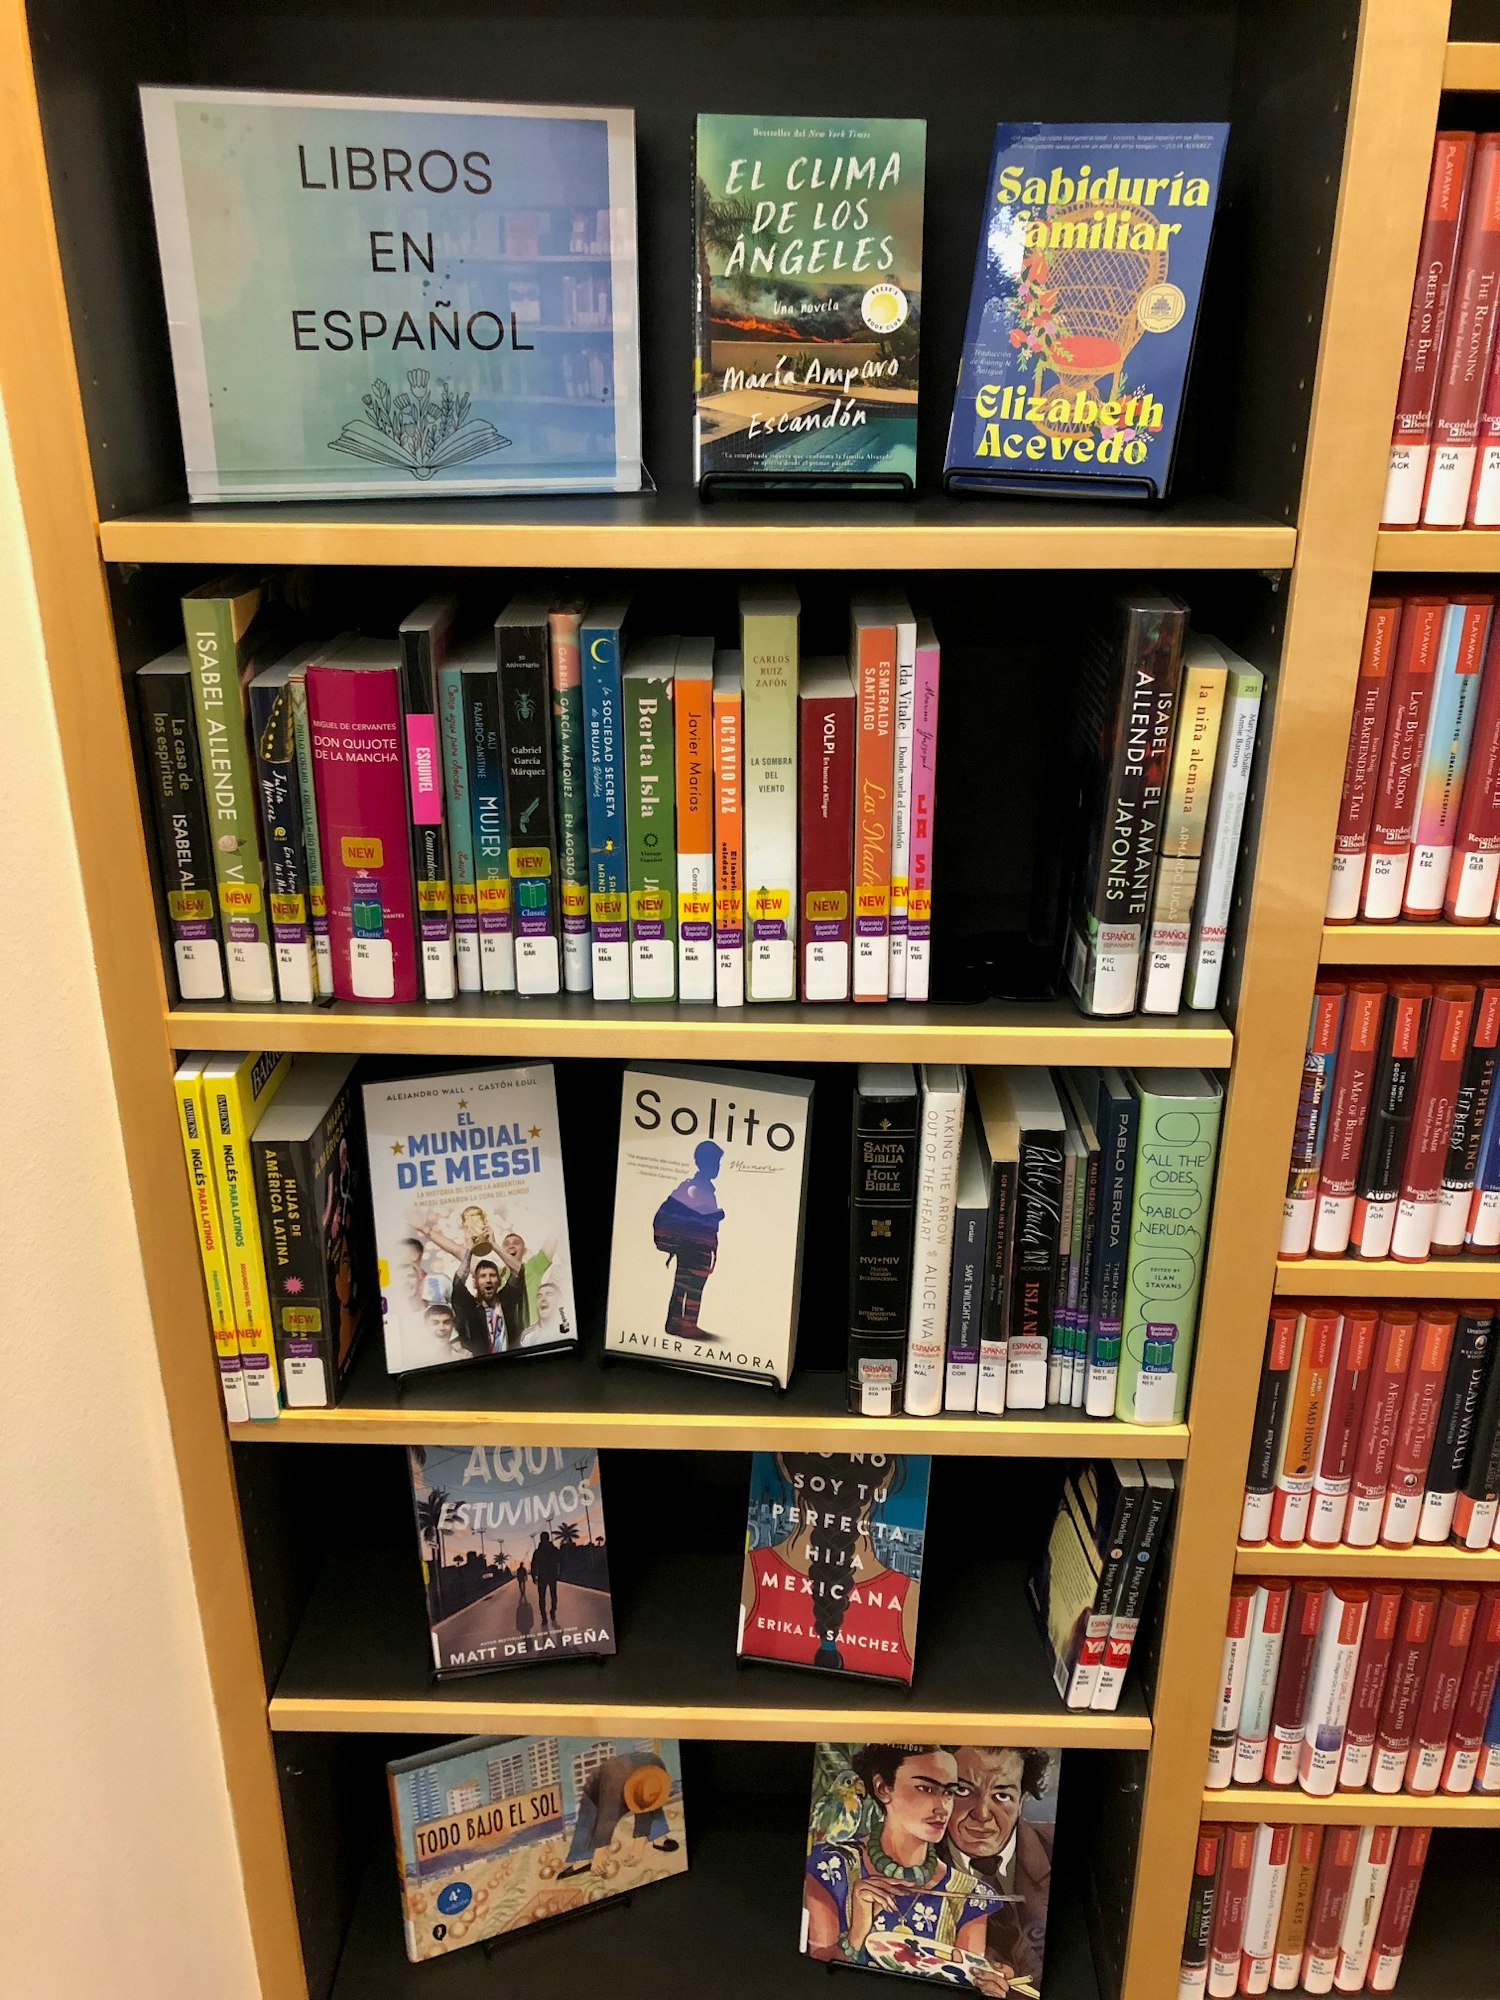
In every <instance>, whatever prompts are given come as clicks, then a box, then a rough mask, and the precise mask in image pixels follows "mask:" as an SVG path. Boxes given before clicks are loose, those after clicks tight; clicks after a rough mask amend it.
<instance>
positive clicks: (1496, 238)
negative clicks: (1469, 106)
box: [1422, 132, 1500, 528]
mask: <svg viewBox="0 0 1500 2000" xmlns="http://www.w3.org/2000/svg"><path fill="white" fill-rule="evenodd" d="M1497 291H1500V132H1481V133H1480V134H1479V137H1478V140H1477V142H1476V144H1475V149H1474V165H1473V168H1472V169H1471V171H1470V174H1469V193H1468V198H1467V200H1466V201H1465V204H1464V217H1463V227H1462V230H1461V232H1460V236H1459V245H1458V255H1457V259H1456V261H1455V264H1454V280H1453V290H1452V293H1451V296H1450V298H1449V302H1448V330H1447V333H1446V335H1445V337H1444V340H1443V361H1442V372H1441V375H1440V377H1439V381H1438V391H1437V401H1436V403H1435V404H1434V406H1433V412H1432V449H1431V452H1430V454H1429V456H1428V461H1427V491H1426V493H1425V494H1424V495H1423V497H1422V525H1423V527H1425V528H1461V527H1462V526H1463V524H1464V522H1465V520H1466V519H1467V518H1468V512H1469V492H1470V489H1471V487H1472V486H1473V483H1474V465H1475V461H1476V459H1477V458H1478V456H1479V412H1480V408H1481V406H1482V405H1483V402H1484V392H1485V387H1486V385H1487V383H1488V381H1489V373H1490V357H1491V355H1492V353H1493V352H1494V346H1495V299H1496V294H1497Z"/></svg>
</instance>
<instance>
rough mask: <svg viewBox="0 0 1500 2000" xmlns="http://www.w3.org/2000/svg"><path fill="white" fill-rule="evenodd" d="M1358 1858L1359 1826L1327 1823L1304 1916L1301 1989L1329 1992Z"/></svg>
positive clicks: (1336, 1966) (1336, 1963)
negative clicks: (1320, 1860) (1306, 1917)
mask: <svg viewBox="0 0 1500 2000" xmlns="http://www.w3.org/2000/svg"><path fill="white" fill-rule="evenodd" d="M1358 1858H1359V1828H1358V1827H1357V1826H1330V1827H1329V1828H1328V1830H1327V1832H1326V1834H1325V1835H1324V1839H1323V1860H1322V1865H1321V1866H1320V1868H1319V1869H1318V1886H1317V1888H1316V1889H1315V1890H1314V1891H1313V1901H1312V1909H1311V1911H1310V1913H1309V1915H1308V1919H1307V1944H1306V1946H1305V1947H1304V1950H1303V1953H1302V1990H1303V1992H1304V1993H1331V1992H1332V1991H1333V1975H1334V1973H1335V1972H1336V1971H1337V1969H1338V1958H1339V1940H1340V1939H1341V1938H1342V1936H1343V1934H1344V1917H1345V1914H1346V1912H1347V1910H1348V1908H1349V1891H1350V1889H1351V1888H1352V1887H1353V1884H1354V1864H1355V1862H1356V1861H1357V1860H1358Z"/></svg>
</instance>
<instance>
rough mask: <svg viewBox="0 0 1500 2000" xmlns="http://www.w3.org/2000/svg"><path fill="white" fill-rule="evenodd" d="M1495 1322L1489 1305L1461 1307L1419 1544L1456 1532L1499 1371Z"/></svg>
mask: <svg viewBox="0 0 1500 2000" xmlns="http://www.w3.org/2000/svg"><path fill="white" fill-rule="evenodd" d="M1494 1343H1495V1321H1494V1316H1493V1313H1492V1311H1491V1308H1490V1307H1489V1306H1487V1305H1475V1306H1461V1307H1460V1308H1459V1311H1458V1316H1457V1320H1456V1322H1455V1325H1454V1331H1453V1345H1452V1349H1451V1351H1450V1354H1449V1357H1448V1373H1447V1376H1446V1378H1445V1380H1444V1382H1443V1391H1442V1396H1441V1399H1440V1401H1439V1403H1438V1410H1437V1418H1436V1422H1435V1423H1434V1426H1433V1436H1432V1451H1431V1454H1430V1456H1429V1458H1428V1463H1427V1484H1426V1491H1425V1492H1424V1493H1423V1495H1422V1512H1421V1517H1420V1519H1419V1520H1418V1523H1417V1540H1418V1541H1419V1542H1430V1543H1442V1542H1446V1541H1447V1539H1448V1537H1449V1535H1450V1534H1451V1532H1452V1530H1453V1511H1454V1508H1455V1506H1456V1505H1457V1503H1458V1489H1459V1487H1460V1485H1461V1484H1462V1483H1463V1479H1464V1475H1465V1473H1467V1471H1468V1469H1469V1458H1470V1454H1471V1452H1472V1450H1473V1446H1474V1431H1475V1424H1476V1421H1477V1419H1478V1416H1479V1411H1480V1407H1481V1405H1482V1403H1483V1401H1484V1385H1485V1381H1486V1379H1487V1377H1488V1375H1489V1371H1490V1369H1491V1367H1492V1366H1493V1365H1494Z"/></svg>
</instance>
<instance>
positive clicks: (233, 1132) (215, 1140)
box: [203, 1056, 281, 1422]
mask: <svg viewBox="0 0 1500 2000" xmlns="http://www.w3.org/2000/svg"><path fill="white" fill-rule="evenodd" d="M262 1060H264V1061H270V1062H274V1061H275V1060H276V1058H275V1057H274V1056H268V1057H264V1058H262ZM203 1096H204V1112H205V1115H206V1117H207V1119H208V1125H209V1147H210V1152H211V1155H212V1158H213V1168H214V1183H215V1186H216V1187H217V1190H218V1195H219V1218H220V1221H221V1222H222V1224H223V1228H224V1251H225V1258H226V1261H227V1263H228V1267H229V1290H230V1296H231V1298H232V1300H233V1302H234V1326H235V1332H236V1333H237V1334H238V1336H239V1343H240V1367H241V1370H242V1372H243V1374H244V1378H245V1400H246V1402H247V1404H248V1405H249V1409H250V1415H251V1418H252V1420H254V1421H256V1422H263V1421H269V1420H270V1419H271V1418H274V1417H276V1416H278V1415H279V1414H280V1411H281V1394H280V1386H281V1385H280V1382H279V1380H278V1373H277V1367H276V1338H275V1335H274V1333H273V1331H272V1328H271V1299H270V1294H269V1292H268V1290H267V1288H266V1260H265V1251H264V1248H263V1246H262V1243H261V1236H260V1216H259V1214H258V1213H257V1211H256V1206H255V1172H254V1168H253V1165H252V1163H251V1159H250V1134H249V1131H248V1129H247V1125H246V1121H245V1119H244V1117H243V1114H242V1113H241V1111H240V1108H239V1105H238V1102H237V1099H236V1095H235V1092H234V1090H233V1089H232V1088H225V1087H223V1086H221V1085H218V1084H207V1083H206V1084H205V1085H204V1091H203Z"/></svg>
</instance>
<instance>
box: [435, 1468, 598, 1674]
mask: <svg viewBox="0 0 1500 2000" xmlns="http://www.w3.org/2000/svg"><path fill="white" fill-rule="evenodd" d="M406 1456H407V1465H408V1469H409V1471H410V1473H411V1495H412V1504H413V1506H414V1507H415V1509H416V1516H417V1540H418V1543H419V1545H420V1547H421V1551H422V1581H423V1584H424V1586H425V1589H426V1592H427V1622H428V1624H429V1625H430V1626H431V1628H432V1663H433V1666H434V1667H435V1668H436V1670H437V1673H438V1675H439V1676H440V1677H442V1676H444V1675H448V1674H483V1673H490V1672H492V1671H493V1670H494V1669H495V1668H497V1667H519V1666H524V1665H525V1664H526V1663H527V1661H529V1660H551V1659H588V1658H591V1657H598V1656H600V1655H603V1654H608V1653H612V1652H613V1651H614V1650H615V1621H614V1609H613V1606H612V1604H611V1602H610V1595H609V1556H608V1553H607V1551H606V1548H605V1540H604V1507H603V1504H602V1502H601V1500H600V1498H599V1455H598V1453H597V1452H594V1451H589V1450H587V1449H571V1450H564V1449H563V1447H562V1446H560V1445H551V1444H548V1445H520V1444H497V1445H483V1444H475V1445H468V1444H455V1445H436V1444H426V1445H424V1444H414V1445H410V1446H408V1447H407V1454H406Z"/></svg>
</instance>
